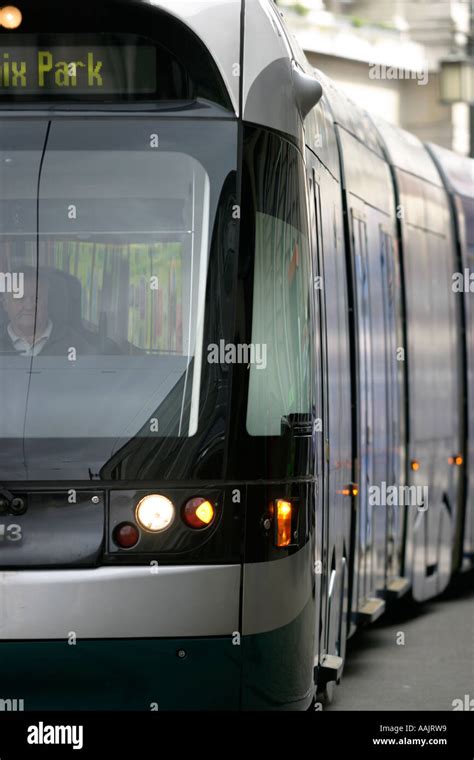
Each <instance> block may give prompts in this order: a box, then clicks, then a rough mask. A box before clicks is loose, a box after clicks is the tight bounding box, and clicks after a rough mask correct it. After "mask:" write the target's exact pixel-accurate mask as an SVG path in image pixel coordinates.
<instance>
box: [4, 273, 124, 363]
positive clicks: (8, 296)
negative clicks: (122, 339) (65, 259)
mask: <svg viewBox="0 0 474 760" xmlns="http://www.w3.org/2000/svg"><path fill="white" fill-rule="evenodd" d="M22 273H23V278H24V279H23V294H22V296H21V297H18V294H15V293H4V294H3V295H2V305H3V309H4V311H5V313H6V319H4V320H2V321H1V323H0V352H1V353H10V354H11V353H12V352H17V353H18V354H21V355H22V356H37V355H38V354H43V355H48V356H67V355H68V352H69V351H70V349H71V348H74V349H75V350H76V352H77V354H78V355H80V354H85V355H87V354H102V353H105V354H117V353H120V351H119V349H118V347H117V346H116V344H115V343H113V341H111V340H109V339H106V341H105V346H103V345H102V346H101V345H100V344H99V338H98V336H97V335H94V334H93V333H88V332H87V331H86V330H85V329H84V328H82V325H77V326H74V325H72V324H70V321H69V320H68V313H67V310H65V311H66V313H65V314H64V315H61V317H63V318H58V317H56V318H53V315H52V314H51V309H50V300H51V283H50V280H49V278H48V275H46V274H45V273H42V272H41V270H40V272H39V274H38V276H37V273H36V270H35V269H34V268H27V267H22ZM103 343H104V342H103Z"/></svg>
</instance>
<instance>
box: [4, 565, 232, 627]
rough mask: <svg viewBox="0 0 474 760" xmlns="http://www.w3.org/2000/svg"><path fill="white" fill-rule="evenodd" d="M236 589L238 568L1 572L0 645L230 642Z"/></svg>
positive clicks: (115, 568)
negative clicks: (71, 640)
mask: <svg viewBox="0 0 474 760" xmlns="http://www.w3.org/2000/svg"><path fill="white" fill-rule="evenodd" d="M153 569H154V570H157V572H156V573H154V572H152V570H153ZM239 589H240V565H224V566H220V565H215V566H189V567H182V566H179V567H169V566H167V567H158V568H151V567H101V568H97V569H93V570H52V571H51V570H49V571H48V570H37V571H19V572H11V571H2V572H0V640H1V639H67V637H68V635H69V633H70V632H71V631H73V632H74V633H75V634H76V636H77V637H78V639H81V638H98V639H101V638H143V637H165V636H168V637H172V636H173V637H175V636H176V637H177V636H219V635H220V636H222V635H230V634H231V633H232V632H233V631H236V630H238V625H239Z"/></svg>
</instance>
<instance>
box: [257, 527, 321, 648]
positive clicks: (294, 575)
mask: <svg viewBox="0 0 474 760" xmlns="http://www.w3.org/2000/svg"><path fill="white" fill-rule="evenodd" d="M313 577H314V563H313V558H312V553H311V544H310V543H309V542H307V543H306V544H305V546H304V547H303V548H302V549H301V550H300V551H299V552H297V553H296V554H293V555H291V556H290V557H286V558H285V559H278V560H274V561H273V562H251V563H247V564H246V565H244V595H243V616H242V619H243V625H242V629H243V630H242V633H243V634H244V635H246V636H248V635H249V634H255V633H265V632H266V631H273V630H275V629H276V628H281V627H282V626H284V625H286V624H287V623H291V621H292V620H294V619H295V618H296V617H297V616H298V615H299V614H300V612H302V610H303V609H304V607H305V606H306V604H307V603H308V600H309V599H310V597H311V595H312V585H313Z"/></svg>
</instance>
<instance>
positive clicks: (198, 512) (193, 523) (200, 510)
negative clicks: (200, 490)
mask: <svg viewBox="0 0 474 760" xmlns="http://www.w3.org/2000/svg"><path fill="white" fill-rule="evenodd" d="M215 513H216V511H215V509H214V507H213V506H212V504H211V502H210V501H207V499H203V498H202V497H201V496H196V497H195V498H194V499H189V501H187V502H186V505H185V507H184V510H183V520H184V522H185V523H186V525H188V526H189V527H190V528H197V529H199V528H206V527H207V526H208V525H210V524H211V522H212V521H213V520H214V517H215Z"/></svg>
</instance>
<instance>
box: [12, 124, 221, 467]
mask: <svg viewBox="0 0 474 760" xmlns="http://www.w3.org/2000/svg"><path fill="white" fill-rule="evenodd" d="M235 139H236V138H235V126H234V124H233V123H232V122H230V121H229V122H227V123H226V122H225V121H222V122H218V121H215V122H208V123H207V124H206V128H205V129H203V128H202V125H200V126H199V127H196V124H195V123H194V122H192V121H188V120H186V121H184V120H181V122H180V123H178V122H177V121H176V122H172V121H169V122H167V121H165V120H163V121H159V122H156V121H155V122H153V121H149V120H140V119H137V118H133V119H123V121H120V120H119V121H117V120H115V119H114V120H113V121H112V120H110V119H109V120H108V119H104V120H101V121H99V120H97V121H95V120H94V119H90V120H88V121H87V122H81V121H80V120H77V119H72V120H56V121H52V122H42V121H40V120H38V121H35V122H32V121H29V122H26V121H24V122H23V121H22V122H19V121H18V122H15V123H10V122H9V121H8V120H4V121H3V122H2V127H1V129H0V148H1V150H0V166H1V173H0V234H1V239H0V299H1V308H0V399H1V413H0V439H1V442H2V446H1V453H0V478H3V479H8V480H15V479H26V478H30V477H33V478H34V477H37V478H41V477H42V475H41V459H42V454H41V446H39V445H38V443H39V442H40V441H43V442H44V441H47V440H48V439H55V440H56V441H57V440H60V439H67V440H68V441H73V440H74V439H77V441H79V440H80V441H82V442H84V443H83V445H84V455H83V454H81V452H80V451H79V449H78V445H79V444H77V445H76V446H75V447H74V446H72V447H71V448H70V451H69V453H66V454H64V457H65V458H64V461H63V462H62V463H61V462H57V467H56V469H57V470H58V471H61V472H64V473H66V472H68V465H67V461H68V457H69V458H70V459H71V462H72V460H74V462H75V464H74V466H73V465H71V467H70V468H69V474H70V476H74V477H82V476H83V475H84V474H86V477H87V472H89V473H90V472H94V471H97V470H99V469H100V467H101V466H102V465H103V464H104V461H105V460H106V458H107V457H110V456H113V454H114V452H116V451H117V450H118V449H119V448H120V447H121V446H122V445H124V443H125V442H127V441H128V440H130V439H131V438H135V437H150V436H159V437H165V438H166V437H190V436H193V435H194V434H195V433H196V430H197V428H198V422H199V394H200V381H201V372H202V365H203V351H204V349H203V330H204V320H205V299H206V282H207V272H208V260H209V247H210V240H211V237H212V231H213V227H214V224H215V219H216V214H217V213H218V205H219V199H220V195H221V192H222V187H223V185H224V183H225V180H226V177H228V175H229V172H231V171H233V170H234V168H235V165H234V164H235V160H236V149H235ZM94 439H101V440H102V441H106V442H107V444H106V446H105V448H104V447H102V448H101V451H100V454H97V456H96V458H95V460H94V457H93V456H92V455H91V451H92V450H93V448H94V447H93V446H91V445H90V443H89V444H86V443H85V442H86V441H89V442H90V441H91V440H94ZM35 441H37V442H38V443H37V444H36V445H35ZM81 445H82V444H81ZM44 451H45V452H46V453H45V454H44V461H45V462H46V461H47V457H49V458H48V462H49V464H48V467H49V469H50V468H51V464H50V460H51V456H50V454H49V455H48V453H47V451H48V447H47V446H46V448H45V449H44ZM86 451H87V456H86V453H85V452H86ZM79 461H80V464H78V462H79ZM50 476H51V472H50Z"/></svg>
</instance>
